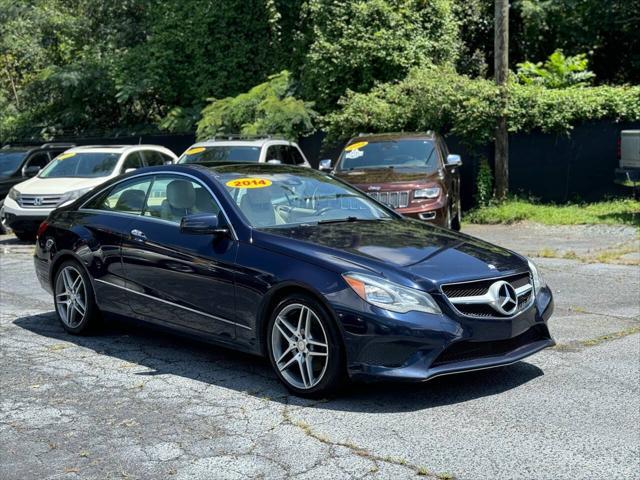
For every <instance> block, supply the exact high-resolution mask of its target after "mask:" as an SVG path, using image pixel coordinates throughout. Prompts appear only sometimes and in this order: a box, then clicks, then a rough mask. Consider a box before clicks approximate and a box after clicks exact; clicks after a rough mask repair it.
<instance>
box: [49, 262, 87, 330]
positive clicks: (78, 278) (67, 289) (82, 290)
mask: <svg viewBox="0 0 640 480" xmlns="http://www.w3.org/2000/svg"><path fill="white" fill-rule="evenodd" d="M55 295H56V296H55V301H56V309H57V311H58V315H60V319H61V320H62V322H63V323H64V324H65V325H66V326H67V327H70V328H76V327H77V326H78V325H80V322H82V320H83V319H84V316H85V314H86V311H87V289H86V287H85V284H84V279H83V278H82V275H81V274H80V272H79V271H78V270H77V269H76V268H74V267H72V266H69V265H68V266H65V267H64V268H62V270H60V272H58V277H57V281H56V291H55Z"/></svg>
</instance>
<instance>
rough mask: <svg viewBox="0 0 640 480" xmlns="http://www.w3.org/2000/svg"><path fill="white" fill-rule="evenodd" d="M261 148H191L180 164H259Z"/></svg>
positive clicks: (221, 146) (241, 146)
mask: <svg viewBox="0 0 640 480" xmlns="http://www.w3.org/2000/svg"><path fill="white" fill-rule="evenodd" d="M259 159H260V147H250V146H246V145H224V146H223V145H220V146H212V147H194V148H190V149H189V150H187V151H186V152H184V154H183V155H182V156H181V157H180V158H179V159H178V163H258V160H259Z"/></svg>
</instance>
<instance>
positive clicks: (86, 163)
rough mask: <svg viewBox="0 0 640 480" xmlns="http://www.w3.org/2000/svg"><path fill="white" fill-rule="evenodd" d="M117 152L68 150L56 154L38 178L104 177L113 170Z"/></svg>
mask: <svg viewBox="0 0 640 480" xmlns="http://www.w3.org/2000/svg"><path fill="white" fill-rule="evenodd" d="M118 158H120V154H119V153H110V152H68V153H63V154H62V155H58V156H57V157H56V158H55V159H54V160H53V161H52V162H51V163H50V164H49V165H47V166H46V167H45V168H44V169H43V170H42V172H41V173H40V175H39V177H40V178H60V177H80V178H94V177H105V176H107V175H110V174H111V173H112V172H113V169H114V168H115V166H116V163H118Z"/></svg>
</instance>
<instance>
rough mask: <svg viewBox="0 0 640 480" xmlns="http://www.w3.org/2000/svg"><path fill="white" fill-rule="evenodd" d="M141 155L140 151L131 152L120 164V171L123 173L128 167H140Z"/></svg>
mask: <svg viewBox="0 0 640 480" xmlns="http://www.w3.org/2000/svg"><path fill="white" fill-rule="evenodd" d="M142 166H143V163H142V156H141V155H140V152H131V153H130V154H129V155H127V158H126V159H125V160H124V163H123V164H122V168H121V169H120V173H125V172H126V171H127V170H128V169H129V168H142Z"/></svg>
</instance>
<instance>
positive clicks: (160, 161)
mask: <svg viewBox="0 0 640 480" xmlns="http://www.w3.org/2000/svg"><path fill="white" fill-rule="evenodd" d="M144 159H145V160H146V164H147V165H148V166H150V167H156V166H158V165H164V162H165V155H162V154H161V153H160V152H157V151H156V150H145V151H144Z"/></svg>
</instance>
